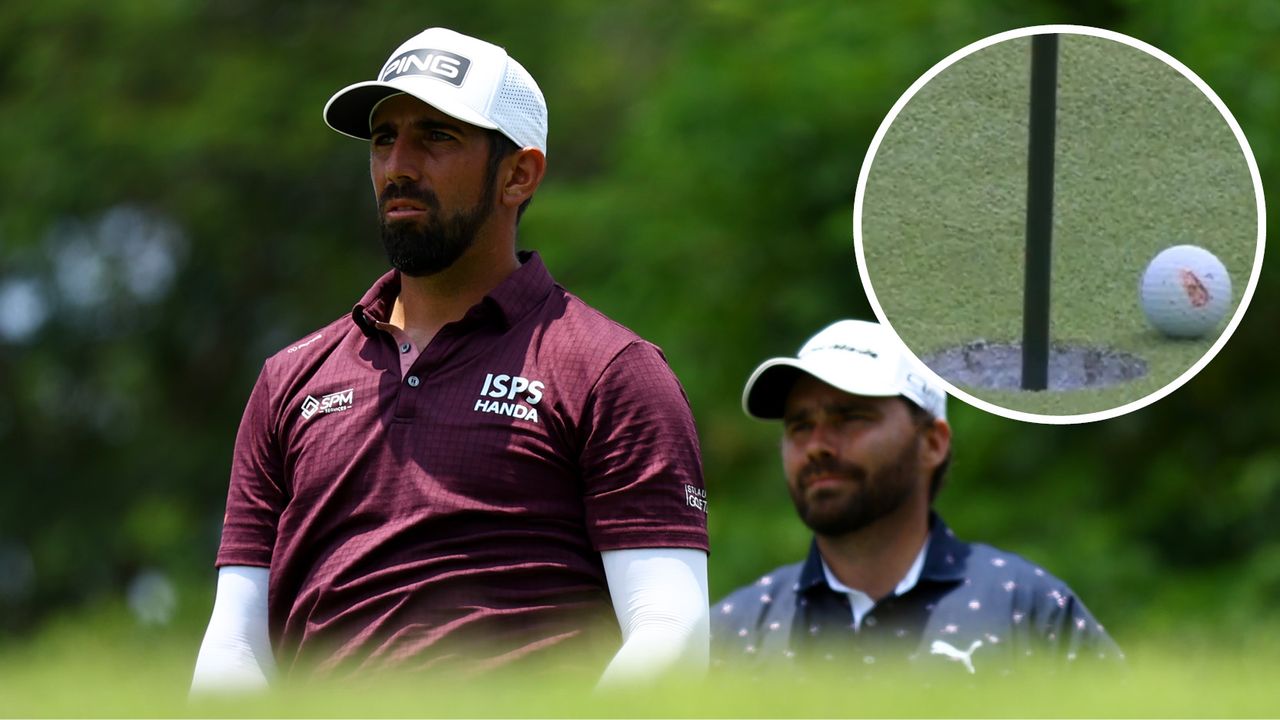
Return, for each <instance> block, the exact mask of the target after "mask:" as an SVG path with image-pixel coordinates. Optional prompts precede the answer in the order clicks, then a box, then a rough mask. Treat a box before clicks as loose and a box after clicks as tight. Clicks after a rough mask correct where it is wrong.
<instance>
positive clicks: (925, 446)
mask: <svg viewBox="0 0 1280 720" xmlns="http://www.w3.org/2000/svg"><path fill="white" fill-rule="evenodd" d="M923 434H924V438H923V440H924V441H923V442H922V443H921V445H920V449H921V452H922V453H923V455H922V457H921V458H920V461H921V464H922V465H924V467H926V468H928V470H929V475H932V474H933V471H934V470H936V469H937V468H938V466H939V465H941V464H942V463H943V461H944V460H946V459H947V455H948V454H949V453H950V452H951V426H950V425H948V424H947V421H946V420H943V419H941V418H935V419H934V420H933V421H932V422H931V423H929V424H927V425H925V426H924V433H923Z"/></svg>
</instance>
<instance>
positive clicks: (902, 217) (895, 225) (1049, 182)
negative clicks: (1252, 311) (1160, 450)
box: [853, 25, 1265, 423]
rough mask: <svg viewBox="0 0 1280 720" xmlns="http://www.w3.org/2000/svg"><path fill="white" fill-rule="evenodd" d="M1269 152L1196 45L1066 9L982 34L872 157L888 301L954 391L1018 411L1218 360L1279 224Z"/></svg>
mask: <svg viewBox="0 0 1280 720" xmlns="http://www.w3.org/2000/svg"><path fill="white" fill-rule="evenodd" d="M1264 218H1265V213H1264V203H1263V197H1262V184H1261V181H1260V179H1259V175H1258V168H1257V162H1256V161H1255V160H1254V157H1253V153H1252V152H1251V151H1250V149H1249V145H1248V142H1247V141H1246V140H1245V137H1244V134H1243V132H1241V130H1240V126H1239V124H1238V123H1237V122H1236V121H1235V119H1234V118H1233V117H1232V116H1231V113H1230V112H1229V111H1228V110H1227V108H1226V106H1225V105H1224V104H1223V102H1222V100H1221V99H1219V98H1218V96H1217V95H1216V94H1214V92H1213V90H1212V89H1210V88H1209V87H1208V85H1206V84H1205V83H1204V81H1202V80H1201V79H1200V78H1199V77H1198V76H1196V75H1195V74H1194V73H1193V72H1191V70H1189V69H1188V68H1187V67H1186V66H1184V65H1182V64H1181V63H1180V62H1178V61H1177V60H1175V59H1174V58H1172V57H1170V56H1169V55H1167V54H1165V53H1163V52H1161V51H1160V50H1157V49H1156V48H1154V47H1151V46H1150V45H1147V44H1145V43H1143V42H1141V41H1138V40H1135V39H1133V38H1130V37H1128V36H1125V35H1121V34H1118V33H1114V32H1110V31H1106V30H1098V29H1095V28H1087V27H1080V26H1073V25H1046V26H1038V27H1030V28H1022V29H1020V30H1014V31H1010V32H1007V33H1001V34H999V35H995V36H992V37H990V38H987V39H985V40H982V41H979V42H977V43H974V44H973V45H970V46H968V47H966V48H963V49H962V50H960V51H958V52H956V53H954V54H952V55H951V56H950V57H947V58H946V59H944V60H943V61H942V62H940V63H938V64H937V65H936V66H934V67H933V68H932V69H931V70H929V72H927V73H925V75H924V76H923V77H921V78H920V79H919V80H917V81H916V82H915V83H914V84H913V85H912V86H911V87H910V88H909V89H908V90H907V92H906V93H905V94H904V95H903V96H902V97H901V98H900V99H899V100H898V102H897V103H896V104H895V105H894V106H893V109H892V110H890V112H889V115H888V116H887V117H886V118H885V120H884V122H883V123H882V124H881V126H880V129H879V131H878V132H877V133H876V136H875V139H874V140H873V142H872V144H871V148H870V150H869V151H868V153H867V157H866V160H865V162H864V163H863V166H862V172H861V174H860V176H859V178H858V191H857V197H856V200H855V203H854V215H853V234H854V246H855V249H856V252H857V257H858V271H859V273H860V274H861V278H862V284H863V287H864V288H865V290H866V292H867V296H868V298H869V299H870V301H871V306H872V308H873V309H874V311H875V313H876V315H877V317H878V318H879V319H880V321H881V322H883V323H885V324H887V325H889V326H891V327H892V328H893V330H894V331H895V332H896V333H897V335H898V337H899V338H901V339H902V341H903V342H904V343H905V344H906V346H907V347H908V348H909V349H910V350H911V351H912V353H914V354H915V355H916V357H918V358H919V359H920V360H921V361H922V362H923V363H924V364H925V365H926V366H927V367H928V368H929V369H930V370H931V371H932V372H933V373H934V374H936V375H937V376H938V377H939V378H940V379H941V380H942V381H943V384H944V385H946V386H947V388H948V389H949V390H951V391H952V393H953V394H954V395H955V396H956V397H959V398H960V399H962V400H964V401H966V402H968V403H970V404H971V405H975V406H977V407H980V408H983V409H985V410H988V411H990V412H994V413H996V414H999V415H1003V416H1005V417H1009V418H1013V419H1018V420H1030V421H1034V422H1043V423H1076V422H1088V421H1092V420H1101V419H1105V418H1110V417H1115V416H1117V415H1121V414H1123V413H1126V412H1129V411H1132V410H1136V409H1138V408H1141V407H1144V406H1146V405H1148V404H1150V403H1152V402H1155V401H1156V400H1158V399H1160V398H1161V397H1164V396H1165V395H1167V394H1168V393H1170V392H1172V391H1173V390H1175V389H1177V388H1178V387H1179V386H1181V385H1182V384H1183V383H1185V382H1186V381H1187V380H1189V379H1191V377H1193V376H1194V375H1195V374H1196V373H1197V372H1199V370H1200V369H1201V368H1203V367H1204V366H1205V365H1207V364H1208V363H1209V361H1210V360H1212V358H1213V356H1214V355H1216V354H1217V353H1218V351H1219V350H1220V349H1221V348H1222V346H1223V345H1224V344H1225V343H1226V342H1227V339H1228V338H1229V337H1230V335H1231V332H1232V331H1233V330H1234V329H1235V328H1236V326H1237V325H1238V324H1239V322H1240V319H1241V318H1242V317H1243V315H1244V312H1245V309H1246V307H1247V306H1248V304H1249V299H1250V298H1251V297H1252V295H1253V291H1254V287H1255V286H1256V284H1257V281H1258V274H1259V272H1260V271H1261V269H1262V255H1263V245H1264V237H1265V227H1264V223H1265V219H1264Z"/></svg>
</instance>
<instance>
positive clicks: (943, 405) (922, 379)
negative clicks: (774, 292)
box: [742, 320, 947, 420]
mask: <svg viewBox="0 0 1280 720" xmlns="http://www.w3.org/2000/svg"><path fill="white" fill-rule="evenodd" d="M800 373H807V374H809V375H812V376H813V377H815V378H817V379H819V380H821V381H822V382H824V383H826V384H828V385H830V386H832V387H834V388H836V389H838V390H843V391H844V392H847V393H850V394H852V395H865V396H868V397H893V396H895V395H901V396H903V397H905V398H906V399H907V400H910V401H911V402H913V403H915V404H916V405H917V406H919V407H920V408H922V409H923V410H925V411H926V412H928V413H929V414H930V415H932V416H934V417H935V418H939V419H942V420H945V419H946V417H947V394H946V393H945V392H943V391H942V389H941V388H939V387H937V386H936V385H935V384H934V383H932V382H930V381H929V379H928V378H927V377H926V376H925V374H924V373H923V372H922V371H921V370H920V367H919V366H918V365H917V364H916V362H915V360H914V359H913V358H912V357H911V356H910V355H909V354H908V353H907V352H906V348H905V347H903V345H902V342H901V341H900V340H898V338H897V336H895V335H894V334H893V332H892V331H891V330H890V329H889V328H887V327H885V326H883V325H880V324H879V323H873V322H866V321H863V320H841V321H839V322H837V323H834V324H832V325H829V326H827V327H826V328H824V329H823V330H822V331H821V332H819V333H818V334H817V335H814V336H813V337H812V338H810V339H809V341H808V342H806V343H805V344H804V347H802V348H800V352H799V353H798V354H797V355H796V357H794V358H790V357H783V358H773V359H772V360H766V361H765V362H763V363H761V365H760V367H758V368H756V370H755V372H753V373H752V374H751V379H749V380H747V387H746V389H745V390H744V391H743V393H742V408H743V409H744V410H746V412H747V414H748V415H751V416H752V417H757V418H760V419H762V420H777V419H779V418H781V417H782V410H783V407H784V405H785V404H786V401H787V394H788V393H790V392H791V386H792V385H793V384H794V383H795V381H796V378H797V377H798V376H799V375H800Z"/></svg>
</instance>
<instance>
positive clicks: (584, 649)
mask: <svg viewBox="0 0 1280 720" xmlns="http://www.w3.org/2000/svg"><path fill="white" fill-rule="evenodd" d="M324 118H325V121H326V122H327V123H328V124H329V125H330V126H331V127H332V128H333V129H335V130H337V131H338V132H340V133H343V134H345V135H350V136H353V137H356V138H361V139H365V140H367V141H368V142H369V143H370V160H369V164H370V171H371V178H372V182H373V190H374V192H375V195H376V199H377V205H378V219H379V226H380V230H381V235H382V241H383V244H384V245H385V249H386V252H387V257H388V260H389V263H390V265H391V267H392V269H391V270H390V271H389V272H387V273H386V274H385V275H383V277H382V278H381V279H379V280H378V281H377V282H376V283H375V284H374V285H373V287H372V288H371V289H370V290H369V291H368V292H367V293H366V294H365V296H364V297H363V298H361V299H360V301H359V302H358V303H357V304H356V305H355V308H354V310H352V311H351V312H349V313H347V314H345V315H344V316H342V317H340V318H339V319H338V320H336V321H334V322H333V323H331V324H329V325H328V326H326V327H324V328H321V329H320V330H318V331H317V332H313V333H310V334H309V335H307V336H305V337H303V338H301V339H300V340H299V341H298V342H296V343H294V344H292V345H290V346H289V347H287V348H285V349H284V350H282V351H280V352H279V353H277V354H276V355H275V356H273V357H271V358H270V359H268V360H267V361H266V363H265V365H264V367H263V370H262V372H261V375H260V376H259V378H258V382H257V384H256V386H255V387H254V389H253V392H252V394H251V396H250V398H249V401H248V405H247V407H246V409H245V413H244V417H243V419H242V421H241V425H240V430H239V433H238V436H237V440H236V448H235V453H234V457H233V462H232V472H231V482H230V490H229V492H228V497H227V507H226V517H225V521H224V525H223V532H222V541H221V547H220V549H219V551H218V556H217V561H216V565H217V566H218V568H219V574H218V585H217V592H216V597H215V601H214V609H213V613H212V618H211V620H210V623H209V627H208V630H207V631H206V635H205V639H204V642H203V644H202V646H201V650H200V654H199V657H198V659H197V663H196V669H195V675H194V679H193V689H194V690H203V689H210V688H219V687H232V688H245V687H258V686H262V685H264V684H266V683H267V682H268V681H269V679H270V678H271V677H272V676H273V675H276V674H277V673H280V674H286V675H288V674H294V675H297V674H302V673H303V672H305V673H306V674H314V673H320V674H324V675H334V674H341V675H347V674H351V673H356V672H362V671H367V670H371V669H380V668H386V667H393V666H394V667H399V668H407V669H413V670H416V669H430V670H431V672H432V673H433V674H435V675H437V676H438V675H440V674H447V676H448V677H451V678H452V677H471V676H474V675H475V674H477V673H481V672H486V671H491V670H497V669H508V670H510V669H515V670H517V671H519V670H527V671H531V672H532V671H537V672H544V671H546V670H548V669H549V668H567V669H569V670H575V669H576V670H581V671H583V672H586V673H590V676H591V677H592V678H598V677H602V682H603V683H604V684H609V683H611V682H614V681H632V680H636V679H643V678H646V677H649V676H652V675H655V674H658V673H663V672H668V671H672V670H675V669H677V668H679V669H685V670H687V669H689V668H694V669H697V668H700V667H705V664H706V661H707V652H708V620H707V580H706V553H707V535H706V503H705V493H704V490H703V482H702V475H701V466H700V459H699V450H698V443H697V434H696V430H695V428H694V424H693V418H692V414H691V412H690V409H689V404H688V401H687V399H686V398H685V395H684V391H683V390H682V389H681V387H680V385H679V383H678V382H677V380H676V378H675V376H674V375H673V374H672V372H671V370H670V369H669V368H668V366H667V364H666V362H665V360H664V358H663V356H662V354H661V352H660V351H659V350H658V349H657V348H656V347H655V346H653V345H651V344H649V343H647V342H645V341H644V340H641V339H640V338H638V337H637V336H636V335H634V334H632V333H631V332H630V331H629V330H627V329H625V328H623V327H622V326H620V325H618V324H616V323H614V322H612V321H610V320H609V319H607V318H606V317H604V316H603V315H601V314H600V313H598V312H596V311H595V310H592V309H591V308H589V307H587V306H586V305H585V304H583V303H582V301H581V300H579V299H578V298H576V297H574V296H573V295H571V294H569V293H568V292H566V291H565V290H564V289H563V288H561V287H560V286H558V285H556V284H555V282H554V281H553V280H552V278H551V275H550V274H549V273H548V271H547V269H546V268H545V267H544V265H543V263H542V260H541V259H540V258H539V257H538V255H537V254H535V253H532V252H517V250H516V244H515V243H516V228H517V224H518V222H519V218H520V215H521V214H522V212H523V211H524V209H525V207H526V206H527V205H528V203H529V201H530V198H531V197H532V196H533V194H534V191H535V190H536V189H537V187H538V185H539V183H540V182H541V180H542V177H543V173H544V171H545V168H546V132H547V122H546V105H545V103H544V100H543V96H542V92H541V90H540V89H539V88H538V86H537V84H536V83H535V82H534V80H533V78H532V77H531V76H530V75H529V73H528V72H527V71H526V70H525V69H524V68H523V67H522V66H521V65H520V64H519V63H517V62H516V61H515V60H513V59H511V58H510V57H508V55H507V53H506V51H505V50H503V49H502V48H500V47H497V46H495V45H492V44H490V43H487V42H484V41H481V40H477V39H475V38H471V37H467V36H465V35H460V34H458V33H455V32H453V31H450V30H446V29H442V28H431V29H428V30H426V31H424V32H422V33H420V34H419V35H416V36H415V37H413V38H411V39H410V40H408V41H406V42H405V43H404V44H402V45H401V46H400V47H399V48H397V49H396V50H395V51H394V52H393V53H392V54H391V56H390V58H389V59H388V60H387V62H386V63H385V64H384V65H383V66H382V69H381V71H380V72H379V74H378V76H377V78H376V79H375V80H372V81H369V82H362V83H357V84H355V85H351V86H349V87H347V88H345V89H343V90H341V91H339V92H338V93H337V94H335V95H334V96H333V97H332V98H331V99H330V100H329V103H328V104H327V105H326V107H325V110H324ZM602 671H603V676H601V672H602Z"/></svg>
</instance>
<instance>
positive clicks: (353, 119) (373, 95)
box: [324, 76, 506, 140]
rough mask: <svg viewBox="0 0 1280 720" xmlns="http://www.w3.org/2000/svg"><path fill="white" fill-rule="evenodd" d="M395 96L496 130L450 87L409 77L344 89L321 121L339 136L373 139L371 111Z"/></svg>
mask: <svg viewBox="0 0 1280 720" xmlns="http://www.w3.org/2000/svg"><path fill="white" fill-rule="evenodd" d="M399 93H404V94H405V95H411V96H413V97H415V98H417V99H419V100H421V101H422V102H424V103H426V104H428V105H430V106H431V107H433V108H435V109H437V110H439V111H440V112H442V113H444V114H445V115H448V116H449V117H452V118H456V119H458V120H461V121H462V122H465V123H469V124H471V125H475V126H477V127H482V128H485V129H486V130H497V129H498V126H497V124H495V123H494V122H493V121H492V120H489V119H488V118H486V117H485V116H483V115H481V114H480V113H478V112H476V111H475V110H473V109H471V108H470V107H469V106H467V104H466V103H464V102H462V101H461V100H460V99H459V98H458V96H457V93H456V92H455V91H454V90H453V89H452V88H451V87H446V86H442V85H440V82H439V81H438V80H432V79H430V78H418V77H412V76H411V77H405V78H400V79H397V80H394V81H391V82H380V81H377V80H368V81H365V82H359V83H356V84H355V85H348V86H347V87H345V88H343V89H341V90H339V91H338V92H337V93H335V94H334V96H333V97H331V98H329V102H328V103H326V104H325V106H324V121H325V123H326V124H327V125H328V126H329V127H331V128H333V129H334V130H337V131H338V132H340V133H342V134H343V135H347V136H350V137H353V138H357V139H360V140H368V139H370V138H371V137H372V136H373V133H372V132H371V130H372V128H371V123H372V121H373V110H374V108H376V107H377V106H378V103H380V102H382V101H383V100H385V99H387V98H389V97H391V96H392V95H396V94H399ZM503 134H506V133H503Z"/></svg>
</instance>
